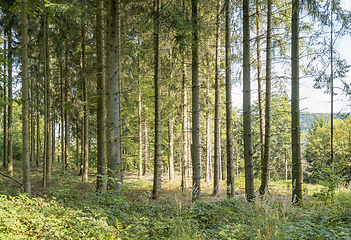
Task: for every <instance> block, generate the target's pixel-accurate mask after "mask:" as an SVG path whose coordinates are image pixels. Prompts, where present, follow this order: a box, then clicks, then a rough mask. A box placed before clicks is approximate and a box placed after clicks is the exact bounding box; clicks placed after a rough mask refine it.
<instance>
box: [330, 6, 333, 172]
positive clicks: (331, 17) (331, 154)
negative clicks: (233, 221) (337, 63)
mask: <svg viewBox="0 0 351 240" xmlns="http://www.w3.org/2000/svg"><path fill="white" fill-rule="evenodd" d="M333 2H334V1H330V164H331V167H332V169H333V170H334V63H333V61H334V60H333V59H334V55H333V51H334V49H333Z"/></svg>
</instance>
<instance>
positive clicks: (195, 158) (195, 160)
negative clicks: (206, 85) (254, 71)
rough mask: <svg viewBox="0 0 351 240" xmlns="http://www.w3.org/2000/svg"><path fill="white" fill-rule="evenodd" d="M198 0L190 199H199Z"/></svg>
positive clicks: (194, 9) (193, 3)
mask: <svg viewBox="0 0 351 240" xmlns="http://www.w3.org/2000/svg"><path fill="white" fill-rule="evenodd" d="M198 5H199V2H198V0H192V1H191V9H192V16H191V20H192V23H193V29H192V34H193V41H192V112H193V114H192V140H193V145H192V151H191V152H192V154H191V157H192V164H193V189H192V201H193V202H194V201H196V200H198V199H200V196H201V192H200V136H199V132H200V129H199V128H200V126H199V122H200V113H199V88H200V87H199V33H198V29H197V28H198Z"/></svg>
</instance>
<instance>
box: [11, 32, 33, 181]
mask: <svg viewBox="0 0 351 240" xmlns="http://www.w3.org/2000/svg"><path fill="white" fill-rule="evenodd" d="M7 44H8V47H7V49H8V55H7V57H8V68H7V71H8V73H7V79H8V107H7V110H8V112H7V116H8V139H7V140H8V143H7V148H8V150H7V173H8V174H9V175H10V176H12V175H13V155H12V154H13V152H12V134H13V133H12V132H13V129H12V61H13V60H12V51H13V50H12V28H11V27H10V29H9V32H8V42H7ZM27 75H28V73H27Z"/></svg>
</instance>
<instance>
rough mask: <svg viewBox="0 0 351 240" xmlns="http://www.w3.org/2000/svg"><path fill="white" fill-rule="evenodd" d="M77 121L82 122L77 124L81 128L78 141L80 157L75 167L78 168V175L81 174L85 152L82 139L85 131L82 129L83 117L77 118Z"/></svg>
mask: <svg viewBox="0 0 351 240" xmlns="http://www.w3.org/2000/svg"><path fill="white" fill-rule="evenodd" d="M78 122H83V123H82V125H79V123H78V126H79V127H80V128H81V141H80V158H79V159H78V160H77V167H78V168H79V176H82V175H83V164H84V159H85V157H84V154H85V150H84V139H85V131H84V129H83V128H84V119H83V121H81V119H80V118H79V120H78Z"/></svg>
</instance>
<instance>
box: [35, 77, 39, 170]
mask: <svg viewBox="0 0 351 240" xmlns="http://www.w3.org/2000/svg"><path fill="white" fill-rule="evenodd" d="M39 84H40V78H39V76H37V84H36V88H35V90H36V103H37V107H36V117H37V119H36V124H37V157H36V166H37V167H39V161H40V111H39V106H40V94H39V91H40V86H39Z"/></svg>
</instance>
